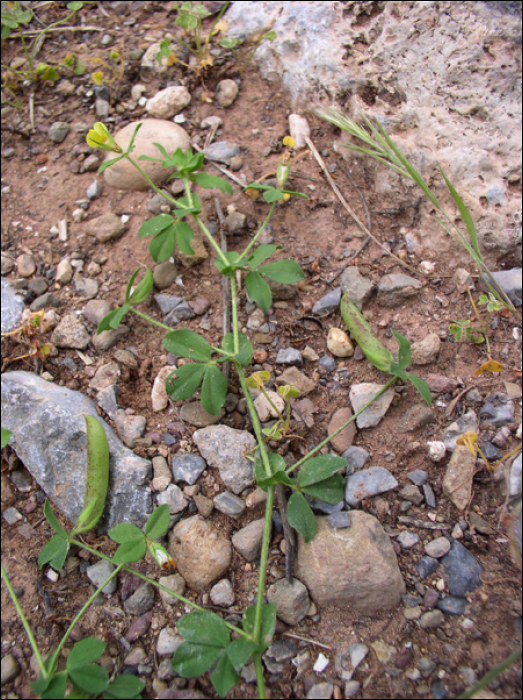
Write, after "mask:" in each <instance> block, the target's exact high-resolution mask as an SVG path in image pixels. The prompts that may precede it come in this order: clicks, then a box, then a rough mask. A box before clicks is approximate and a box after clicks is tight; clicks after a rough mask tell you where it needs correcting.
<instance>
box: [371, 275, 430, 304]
mask: <svg viewBox="0 0 523 700" xmlns="http://www.w3.org/2000/svg"><path fill="white" fill-rule="evenodd" d="M421 288H422V284H421V282H418V280H417V279H414V277H409V276H408V275H405V274H403V273H402V272H398V273H395V274H392V275H385V277H382V278H381V280H380V283H379V285H378V303H379V304H380V305H381V306H388V307H390V308H395V307H396V306H401V304H403V302H404V301H405V300H406V299H409V298H410V297H413V296H416V295H417V294H418V293H419V291H420V289H421Z"/></svg>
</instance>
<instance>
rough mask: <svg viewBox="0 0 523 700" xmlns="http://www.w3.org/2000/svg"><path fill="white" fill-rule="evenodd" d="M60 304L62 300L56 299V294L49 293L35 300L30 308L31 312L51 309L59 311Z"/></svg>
mask: <svg viewBox="0 0 523 700" xmlns="http://www.w3.org/2000/svg"><path fill="white" fill-rule="evenodd" d="M60 303H61V302H60V299H58V298H57V297H55V295H54V294H51V293H50V292H47V293H46V294H42V296H40V297H38V299H35V300H34V301H33V303H32V304H31V306H30V307H29V308H30V309H31V311H41V310H42V309H50V308H55V309H57V308H58V307H59V306H60Z"/></svg>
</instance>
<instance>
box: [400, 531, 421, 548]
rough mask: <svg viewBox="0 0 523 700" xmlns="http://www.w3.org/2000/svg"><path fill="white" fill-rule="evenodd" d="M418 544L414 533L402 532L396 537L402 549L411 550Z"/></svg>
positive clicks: (417, 536) (417, 537) (417, 538)
mask: <svg viewBox="0 0 523 700" xmlns="http://www.w3.org/2000/svg"><path fill="white" fill-rule="evenodd" d="M418 542H419V535H417V534H416V533H415V532H408V531H407V530H403V531H402V532H400V534H399V535H398V543H399V545H400V547H401V548H402V549H412V548H413V547H415V546H416V545H417V544H418Z"/></svg>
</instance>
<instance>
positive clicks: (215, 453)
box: [193, 425, 256, 494]
mask: <svg viewBox="0 0 523 700" xmlns="http://www.w3.org/2000/svg"><path fill="white" fill-rule="evenodd" d="M193 441H194V443H195V445H196V446H197V447H198V449H199V450H200V453H201V455H202V457H203V458H204V459H205V461H206V462H207V464H208V465H209V466H210V467H217V468H218V469H219V471H220V477H221V478H222V480H223V482H224V484H225V485H226V486H227V488H229V489H230V490H231V491H232V492H233V493H236V494H238V493H241V492H242V491H243V489H245V488H247V487H248V486H252V484H254V481H255V479H254V467H253V464H252V462H250V461H249V460H248V459H247V458H246V456H245V455H246V454H249V453H252V452H253V450H254V448H255V447H256V441H255V439H254V438H253V436H252V435H251V434H250V433H248V432H247V431H244V430H234V429H233V428H229V427H227V426H225V425H218V426H211V427H209V428H204V429H203V430H197V431H196V432H195V433H194V435H193Z"/></svg>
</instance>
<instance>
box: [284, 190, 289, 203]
mask: <svg viewBox="0 0 523 700" xmlns="http://www.w3.org/2000/svg"><path fill="white" fill-rule="evenodd" d="M290 198H291V196H290V194H289V193H288V192H284V193H283V201H284V202H288V201H289V199H290Z"/></svg>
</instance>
